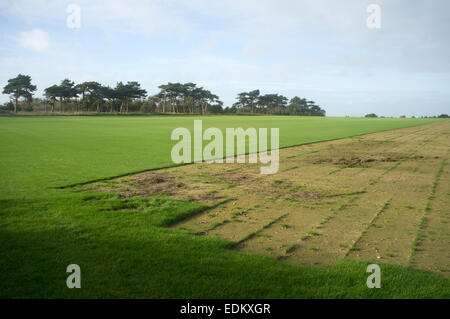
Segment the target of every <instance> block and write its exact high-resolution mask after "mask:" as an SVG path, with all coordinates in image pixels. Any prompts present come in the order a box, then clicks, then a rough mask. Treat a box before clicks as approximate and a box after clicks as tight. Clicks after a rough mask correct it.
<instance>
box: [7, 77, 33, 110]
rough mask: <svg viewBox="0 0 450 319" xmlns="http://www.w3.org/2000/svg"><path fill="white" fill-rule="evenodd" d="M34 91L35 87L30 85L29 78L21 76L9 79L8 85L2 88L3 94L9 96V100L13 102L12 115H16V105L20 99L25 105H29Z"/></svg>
mask: <svg viewBox="0 0 450 319" xmlns="http://www.w3.org/2000/svg"><path fill="white" fill-rule="evenodd" d="M34 91H36V86H35V85H33V84H31V77H30V76H28V75H22V74H19V75H18V76H16V77H15V78H12V79H9V80H8V84H7V85H6V86H5V87H4V88H3V94H10V95H11V99H12V100H14V113H17V104H18V102H19V99H20V98H21V97H23V98H24V99H25V100H26V102H27V103H31V101H32V99H33V92H34Z"/></svg>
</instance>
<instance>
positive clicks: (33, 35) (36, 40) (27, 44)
mask: <svg viewBox="0 0 450 319" xmlns="http://www.w3.org/2000/svg"><path fill="white" fill-rule="evenodd" d="M18 42H19V45H20V46H21V47H22V48H25V49H28V50H32V51H36V52H39V53H43V52H45V51H47V49H48V46H49V43H50V40H49V37H48V33H47V32H45V31H44V30H41V29H34V30H30V31H24V32H21V33H20V36H19V38H18Z"/></svg>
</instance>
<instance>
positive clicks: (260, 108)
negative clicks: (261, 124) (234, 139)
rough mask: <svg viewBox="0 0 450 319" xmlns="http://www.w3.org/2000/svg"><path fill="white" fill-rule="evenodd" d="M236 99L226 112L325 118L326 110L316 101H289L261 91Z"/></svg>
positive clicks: (280, 96)
mask: <svg viewBox="0 0 450 319" xmlns="http://www.w3.org/2000/svg"><path fill="white" fill-rule="evenodd" d="M236 99H237V102H236V103H234V104H233V106H232V107H231V108H230V109H228V110H226V111H228V112H232V113H252V114H253V113H262V114H280V115H304V116H325V110H323V109H322V108H320V107H319V106H318V105H316V103H315V102H314V101H308V100H306V99H302V98H299V97H298V96H295V97H293V98H292V99H291V100H290V101H289V100H288V98H287V97H285V96H283V95H279V94H265V95H260V91H259V90H254V91H250V92H242V93H239V94H238V96H237V98H236ZM288 101H289V102H288Z"/></svg>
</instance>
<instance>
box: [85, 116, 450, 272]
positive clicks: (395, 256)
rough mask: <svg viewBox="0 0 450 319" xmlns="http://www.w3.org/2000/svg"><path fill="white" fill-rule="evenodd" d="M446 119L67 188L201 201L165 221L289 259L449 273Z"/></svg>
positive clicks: (449, 136)
mask: <svg viewBox="0 0 450 319" xmlns="http://www.w3.org/2000/svg"><path fill="white" fill-rule="evenodd" d="M449 139H450V122H449V121H445V122H438V123H433V124H430V125H424V126H418V127H411V128H405V129H398V130H393V131H387V132H381V133H374V134H370V135H364V136H358V137H352V138H346V139H341V140H336V141H329V142H322V143H316V144H309V145H303V146H296V147H290V148H285V149H282V150H280V170H279V172H278V173H277V174H274V175H261V174H260V171H259V167H260V164H207V163H199V164H192V165H186V166H179V167H175V168H169V169H161V170H157V171H149V172H144V173H139V174H136V175H132V176H127V177H121V178H117V179H113V180H108V181H103V182H97V183H94V184H90V185H84V186H79V187H77V188H78V189H82V190H85V189H89V190H92V189H95V190H100V191H111V192H117V193H120V194H121V195H122V196H125V197H133V196H138V195H139V196H152V195H158V196H168V197H172V198H176V199H182V200H189V201H198V202H200V203H203V204H205V205H206V206H207V208H206V209H205V210H203V211H202V212H201V213H200V214H196V215H194V216H190V217H189V218H187V219H185V220H182V221H181V222H178V223H177V224H175V225H172V226H171V227H174V228H180V229H181V228H183V229H187V230H190V231H192V232H195V233H197V234H199V235H204V236H221V237H223V238H226V239H229V240H230V241H232V242H233V243H234V244H233V249H236V250H239V251H243V252H249V253H261V254H266V255H268V256H271V257H273V258H276V259H278V260H280V261H283V262H287V263H290V264H294V265H316V266H323V267H327V266H331V265H333V264H335V263H336V262H337V261H338V260H339V259H342V258H355V259H363V260H372V261H375V262H383V263H393V264H400V265H405V266H409V267H411V268H415V269H424V270H427V271H431V272H435V273H439V274H441V275H443V276H450V249H449V247H450V226H449V217H450V210H449V207H450V189H449V185H450V172H449V166H448V165H447V164H448V163H449V145H450V140H449Z"/></svg>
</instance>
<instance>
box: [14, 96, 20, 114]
mask: <svg viewBox="0 0 450 319" xmlns="http://www.w3.org/2000/svg"><path fill="white" fill-rule="evenodd" d="M18 102H19V98H18V97H17V96H16V97H15V100H14V113H17V103H18Z"/></svg>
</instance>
